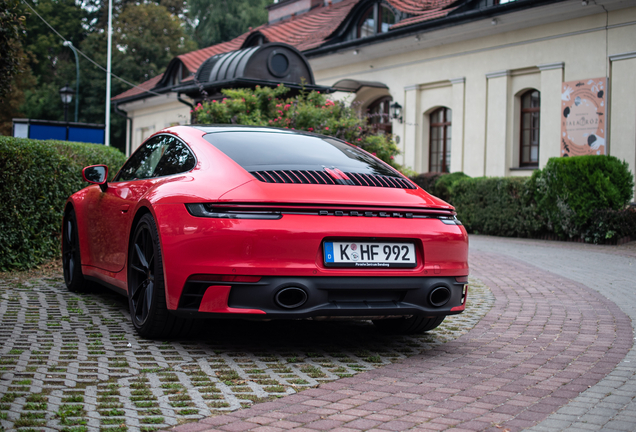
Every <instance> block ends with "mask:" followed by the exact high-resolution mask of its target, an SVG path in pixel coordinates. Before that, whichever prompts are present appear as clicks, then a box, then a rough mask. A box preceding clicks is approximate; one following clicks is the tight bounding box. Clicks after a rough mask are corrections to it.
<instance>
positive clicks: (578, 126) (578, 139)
mask: <svg viewBox="0 0 636 432" xmlns="http://www.w3.org/2000/svg"><path fill="white" fill-rule="evenodd" d="M606 96H607V78H594V79H586V80H579V81H569V82H565V83H563V84H562V87H561V156H582V155H604V154H606V148H605V136H606V128H605V125H606V119H605V112H606V109H605V107H606V106H607V103H606Z"/></svg>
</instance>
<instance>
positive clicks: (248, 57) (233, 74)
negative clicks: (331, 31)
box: [174, 42, 331, 99]
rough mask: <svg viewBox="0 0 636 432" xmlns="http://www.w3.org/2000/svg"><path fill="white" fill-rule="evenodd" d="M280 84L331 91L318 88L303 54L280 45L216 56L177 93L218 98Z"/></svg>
mask: <svg viewBox="0 0 636 432" xmlns="http://www.w3.org/2000/svg"><path fill="white" fill-rule="evenodd" d="M278 84H284V85H285V86H286V87H289V88H291V89H300V88H306V89H308V90H313V89H317V90H321V91H330V90H331V89H330V88H328V87H323V86H316V85H315V82H314V74H313V73H312V71H311V66H310V65H309V62H308V61H307V59H306V58H305V57H304V56H303V55H302V53H301V52H300V51H298V50H297V49H296V48H294V47H292V46H291V45H287V44H284V43H278V42H277V43H268V44H264V45H260V46H255V47H250V48H244V49H240V50H236V51H230V52H226V53H222V54H216V55H213V56H211V57H209V58H208V59H207V60H205V61H204V62H203V63H202V64H201V66H199V69H197V71H196V73H195V75H194V79H193V80H188V81H186V82H184V83H182V85H180V86H177V87H175V88H174V90H176V91H178V92H179V93H181V94H187V95H188V96H191V97H194V98H195V99H196V98H197V97H200V94H201V92H202V91H205V92H206V93H208V94H209V95H210V96H212V97H214V93H215V92H217V93H218V92H219V91H220V90H221V89H223V88H237V87H253V86H256V85H261V86H269V87H272V86H274V87H275V86H277V85H278Z"/></svg>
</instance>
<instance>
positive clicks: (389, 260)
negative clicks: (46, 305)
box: [324, 241, 417, 268]
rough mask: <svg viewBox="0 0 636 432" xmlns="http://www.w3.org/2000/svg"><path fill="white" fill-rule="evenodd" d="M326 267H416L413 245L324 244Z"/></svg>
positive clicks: (369, 243)
mask: <svg viewBox="0 0 636 432" xmlns="http://www.w3.org/2000/svg"><path fill="white" fill-rule="evenodd" d="M324 256H325V265H326V266H327V267H357V268H396V267H400V268H409V267H415V266H416V265H417V258H416V256H415V245H414V244H413V243H381V242H377V243H376V242H335V241H333V242H332V241H328V242H325V243H324Z"/></svg>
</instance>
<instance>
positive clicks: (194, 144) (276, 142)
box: [62, 125, 468, 338]
mask: <svg viewBox="0 0 636 432" xmlns="http://www.w3.org/2000/svg"><path fill="white" fill-rule="evenodd" d="M83 176H84V179H85V180H86V181H88V182H89V183H92V184H93V185H91V186H88V187H86V188H84V189H82V190H81V191H79V192H77V193H75V194H74V195H72V196H71V197H70V198H69V199H68V201H67V203H66V207H65V210H64V222H63V235H62V252H63V264H64V279H65V282H66V285H67V287H68V288H69V289H70V290H71V291H80V290H82V289H84V288H85V287H86V286H87V283H88V281H96V282H99V283H100V284H103V285H106V286H108V287H110V288H112V289H115V290H116V291H119V292H121V293H122V294H124V295H127V296H128V299H129V305H130V314H131V317H132V322H133V325H134V327H135V328H136V330H137V332H138V333H139V334H140V335H142V336H144V337H150V338H153V337H166V336H174V335H177V334H179V333H180V332H181V330H183V329H185V328H188V327H190V326H191V325H192V322H193V318H201V317H204V318H247V319H263V320H269V319H304V318H313V319H319V318H359V319H371V320H373V322H374V324H375V325H376V326H377V327H379V328H380V329H382V330H385V331H391V332H399V333H413V332H422V331H426V330H430V329H433V328H435V327H437V326H438V325H439V324H440V323H441V322H442V321H443V320H444V317H445V316H447V315H451V314H458V313H461V312H462V311H463V310H464V308H465V304H466V296H467V291H466V283H467V281H468V263H467V258H468V257H467V255H468V236H467V235H466V230H465V229H464V227H463V226H462V224H461V223H460V222H459V221H458V220H457V218H456V215H455V212H454V209H453V207H452V206H450V205H448V204H447V203H445V202H444V201H441V200H439V199H437V198H435V197H433V196H431V195H429V194H428V193H426V192H425V191H423V190H422V189H420V188H419V187H417V186H416V185H415V184H414V183H413V182H411V181H410V180H409V179H408V178H406V177H404V176H403V175H402V174H400V173H399V172H398V171H396V170H395V169H393V168H392V167H390V166H389V165H387V164H385V163H384V162H382V161H381V160H379V159H377V158H375V157H373V156H372V155H370V154H369V153H367V152H365V151H363V150H361V149H360V148H358V147H356V146H353V145H351V144H348V143H346V142H344V141H341V140H338V139H335V138H333V137H327V136H321V135H316V134H311V133H305V132H298V131H290V130H286V129H283V130H281V129H269V128H259V127H245V126H234V127H233V126H199V125H193V126H176V127H171V128H167V129H165V130H163V131H161V132H158V133H156V134H155V135H153V136H151V137H150V138H149V139H148V140H147V141H146V142H145V143H144V144H143V145H141V146H140V147H139V148H138V149H137V150H136V151H135V153H134V154H133V155H132V156H131V157H130V159H128V161H127V162H126V163H125V164H124V166H123V167H122V168H121V170H120V171H119V173H117V175H116V176H115V178H114V179H113V181H111V182H107V181H106V179H107V178H108V168H107V167H106V166H105V165H96V166H90V167H87V168H84V170H83Z"/></svg>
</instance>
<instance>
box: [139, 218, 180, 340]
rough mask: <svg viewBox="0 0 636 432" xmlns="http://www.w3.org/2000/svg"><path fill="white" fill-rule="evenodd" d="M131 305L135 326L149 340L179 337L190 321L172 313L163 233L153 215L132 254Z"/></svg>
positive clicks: (143, 223)
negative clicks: (164, 258)
mask: <svg viewBox="0 0 636 432" xmlns="http://www.w3.org/2000/svg"><path fill="white" fill-rule="evenodd" d="M128 305H129V308H130V317H131V319H132V323H133V326H134V327H135V329H136V330H137V333H139V335H141V336H143V337H146V338H161V337H169V336H177V335H179V334H181V333H182V332H184V331H187V330H189V327H190V326H189V324H190V323H189V321H186V320H184V319H180V318H177V317H175V316H174V315H172V314H170V313H169V312H168V308H167V306H166V293H165V284H164V277H163V264H162V257H161V246H160V244H159V232H158V231H157V225H156V224H155V221H154V219H153V218H152V215H150V214H145V215H144V216H142V217H141V219H140V220H139V222H138V223H137V226H136V228H135V231H134V234H133V237H132V241H131V243H130V248H129V250H128Z"/></svg>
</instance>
